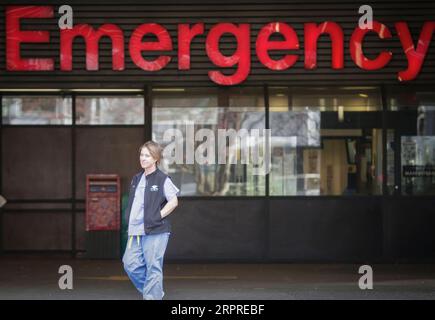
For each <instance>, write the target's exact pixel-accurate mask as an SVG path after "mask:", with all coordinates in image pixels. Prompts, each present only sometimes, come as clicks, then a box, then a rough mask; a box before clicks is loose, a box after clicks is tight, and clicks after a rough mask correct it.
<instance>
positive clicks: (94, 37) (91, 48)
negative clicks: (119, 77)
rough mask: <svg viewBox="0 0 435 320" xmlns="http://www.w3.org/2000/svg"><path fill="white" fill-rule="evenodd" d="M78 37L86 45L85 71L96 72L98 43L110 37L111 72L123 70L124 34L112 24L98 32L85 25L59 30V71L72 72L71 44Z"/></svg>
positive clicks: (104, 26)
mask: <svg viewBox="0 0 435 320" xmlns="http://www.w3.org/2000/svg"><path fill="white" fill-rule="evenodd" d="M78 36H81V37H83V38H84V39H85V43H86V70H98V42H99V40H100V38H101V37H103V36H107V37H110V39H111V40H112V66H113V70H124V34H123V32H122V30H121V29H120V28H119V27H118V26H116V25H114V24H105V25H102V26H101V27H100V28H99V29H98V31H95V30H94V29H93V28H92V27H91V26H89V25H87V24H79V25H77V26H74V28H72V29H63V30H61V31H60V43H61V44H62V45H61V46H60V70H62V71H71V70H72V44H73V41H74V39H75V38H76V37H78Z"/></svg>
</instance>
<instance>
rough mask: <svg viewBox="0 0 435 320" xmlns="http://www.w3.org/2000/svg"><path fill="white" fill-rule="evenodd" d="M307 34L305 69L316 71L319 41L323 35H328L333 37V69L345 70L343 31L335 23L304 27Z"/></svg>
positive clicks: (312, 24)
mask: <svg viewBox="0 0 435 320" xmlns="http://www.w3.org/2000/svg"><path fill="white" fill-rule="evenodd" d="M304 33H305V68H306V69H314V68H316V67H317V39H318V38H319V36H320V35H321V34H323V33H328V34H329V36H330V37H331V42H332V45H331V48H332V68H333V69H342V68H343V60H344V56H343V55H344V54H343V51H344V49H343V46H344V37H343V30H342V29H341V27H340V26H339V25H338V24H336V23H335V22H330V21H327V22H323V23H322V24H320V25H319V26H317V25H316V24H315V23H306V24H305V25H304Z"/></svg>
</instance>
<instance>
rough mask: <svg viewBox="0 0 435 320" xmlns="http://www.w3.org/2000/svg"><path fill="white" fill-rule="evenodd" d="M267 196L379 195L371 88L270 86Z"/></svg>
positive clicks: (376, 100) (377, 125)
mask: <svg viewBox="0 0 435 320" xmlns="http://www.w3.org/2000/svg"><path fill="white" fill-rule="evenodd" d="M269 96H270V100H269V101H270V116H269V124H270V128H271V129H272V141H273V142H272V146H273V148H272V171H271V174H270V194H271V195H347V194H381V193H382V130H381V128H382V121H381V120H382V114H381V109H382V108H381V103H380V94H379V92H378V91H377V90H376V89H375V88H367V87H362V88H287V87H279V88H271V89H270V94H269Z"/></svg>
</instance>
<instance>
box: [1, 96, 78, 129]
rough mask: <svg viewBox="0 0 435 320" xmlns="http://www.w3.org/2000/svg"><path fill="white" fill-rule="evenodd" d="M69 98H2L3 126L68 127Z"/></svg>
mask: <svg viewBox="0 0 435 320" xmlns="http://www.w3.org/2000/svg"><path fill="white" fill-rule="evenodd" d="M71 110H72V100H71V97H58V96H4V97H3V98H2V117H3V119H2V120H3V124H11V125H15V124H17V125H35V124H36V125H69V124H71V123H72V116H71Z"/></svg>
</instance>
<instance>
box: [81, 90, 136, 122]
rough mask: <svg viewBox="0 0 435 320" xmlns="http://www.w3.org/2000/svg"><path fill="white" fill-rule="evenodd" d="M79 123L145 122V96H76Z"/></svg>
mask: <svg viewBox="0 0 435 320" xmlns="http://www.w3.org/2000/svg"><path fill="white" fill-rule="evenodd" d="M76 123H77V124H93V125H99V124H101V125H104V124H108V125H110V124H144V99H143V96H140V95H138V96H105V97H104V96H93V97H91V96H86V97H84V96H82V97H77V98H76Z"/></svg>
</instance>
